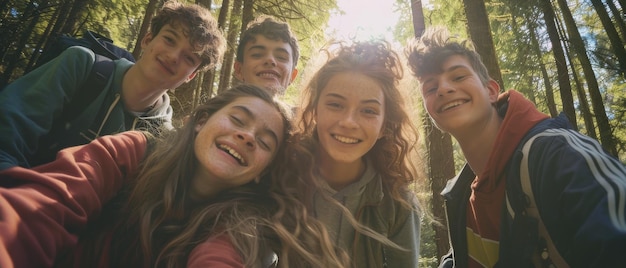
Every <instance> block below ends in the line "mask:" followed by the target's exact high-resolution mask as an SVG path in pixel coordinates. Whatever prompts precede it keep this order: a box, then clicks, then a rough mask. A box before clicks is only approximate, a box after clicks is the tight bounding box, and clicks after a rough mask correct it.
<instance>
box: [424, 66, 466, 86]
mask: <svg viewBox="0 0 626 268" xmlns="http://www.w3.org/2000/svg"><path fill="white" fill-rule="evenodd" d="M457 69H469V67H467V66H465V65H453V66H450V67H448V69H445V70H441V71H440V72H439V73H438V74H443V73H445V72H453V71H455V70H457ZM433 74H437V73H433ZM433 79H435V78H434V77H432V76H431V77H430V78H428V79H426V80H424V82H422V85H423V84H426V83H428V82H430V81H432V80H433Z"/></svg>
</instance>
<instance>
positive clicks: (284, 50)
mask: <svg viewBox="0 0 626 268" xmlns="http://www.w3.org/2000/svg"><path fill="white" fill-rule="evenodd" d="M253 49H261V50H267V47H265V46H264V45H252V46H251V47H250V48H249V49H248V50H253ZM275 50H278V51H280V52H283V53H287V54H289V51H288V50H287V49H286V48H284V47H278V48H276V49H275Z"/></svg>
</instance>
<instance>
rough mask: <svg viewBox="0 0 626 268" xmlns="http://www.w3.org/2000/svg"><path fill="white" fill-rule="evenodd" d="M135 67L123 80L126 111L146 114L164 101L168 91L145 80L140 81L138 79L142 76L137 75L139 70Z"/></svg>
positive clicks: (140, 79)
mask: <svg viewBox="0 0 626 268" xmlns="http://www.w3.org/2000/svg"><path fill="white" fill-rule="evenodd" d="M134 67H135V66H133V67H131V68H130V69H129V70H128V72H127V73H126V75H124V79H123V80H122V99H123V101H124V105H125V107H126V110H128V111H132V112H145V111H147V110H149V109H150V108H151V107H154V106H155V105H157V104H158V103H159V102H160V101H162V96H163V94H164V93H165V92H167V89H166V88H163V89H161V88H158V87H157V86H155V85H151V84H150V82H149V81H148V80H147V79H145V78H139V79H138V78H137V77H140V76H138V75H137V74H136V72H138V70H137V69H136V68H134Z"/></svg>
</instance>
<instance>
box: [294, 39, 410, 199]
mask: <svg viewBox="0 0 626 268" xmlns="http://www.w3.org/2000/svg"><path fill="white" fill-rule="evenodd" d="M329 47H337V48H336V49H335V50H329V49H327V50H326V54H327V55H328V57H329V60H328V61H327V62H326V63H325V64H324V65H323V66H322V67H321V68H320V69H319V70H318V71H317V72H316V73H315V74H314V75H313V77H312V78H311V80H310V81H309V84H308V85H307V86H306V87H305V89H304V90H303V91H302V94H303V100H302V105H301V107H304V108H303V109H302V111H301V115H300V116H299V119H300V121H299V122H298V124H297V126H298V128H299V129H298V132H299V133H301V138H302V139H311V140H310V141H303V142H304V143H313V144H314V145H316V144H317V143H318V141H317V133H316V127H315V126H316V121H315V114H316V113H315V109H316V107H317V103H318V101H319V98H320V95H321V93H322V90H323V89H324V87H326V85H327V83H328V82H329V81H330V80H331V79H332V78H333V77H334V76H335V75H337V74H340V73H345V72H354V73H359V74H363V75H365V76H368V77H370V78H372V79H373V80H375V81H376V82H377V83H378V85H379V86H380V87H381V88H382V91H383V95H384V97H385V119H384V122H383V127H382V130H381V131H382V133H383V138H382V139H380V140H378V141H377V142H376V143H375V144H374V147H372V149H371V150H370V151H369V152H367V153H366V155H365V158H367V159H369V160H372V161H370V163H372V164H373V165H374V168H375V170H376V171H377V172H378V173H380V175H381V176H382V178H383V184H384V185H385V186H386V189H387V190H389V191H390V193H391V196H392V197H393V198H394V199H395V200H397V201H399V202H401V203H402V204H405V205H408V204H407V203H406V200H405V199H404V198H403V197H402V194H401V193H402V192H403V190H404V189H405V188H406V187H407V186H408V185H410V184H411V183H413V182H414V181H415V179H416V176H417V171H416V168H415V166H414V165H413V164H411V163H410V161H409V154H410V152H411V151H412V150H414V149H415V146H416V143H417V137H418V134H417V133H418V132H417V129H416V127H415V126H414V125H413V124H412V123H411V120H410V117H409V115H408V113H407V111H406V108H405V104H404V99H405V98H404V96H403V94H402V92H401V91H400V90H399V80H400V79H401V78H402V76H403V68H402V64H401V62H400V59H399V57H398V55H397V53H396V52H394V51H393V49H391V47H390V44H389V43H387V42H385V41H364V42H355V43H354V44H352V45H348V44H345V43H337V44H333V45H331V46H329ZM316 147H317V146H312V147H311V148H310V149H314V148H316Z"/></svg>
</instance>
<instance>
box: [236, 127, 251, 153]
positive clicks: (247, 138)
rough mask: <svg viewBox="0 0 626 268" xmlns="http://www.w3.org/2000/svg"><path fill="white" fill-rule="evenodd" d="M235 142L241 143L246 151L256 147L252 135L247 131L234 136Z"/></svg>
mask: <svg viewBox="0 0 626 268" xmlns="http://www.w3.org/2000/svg"><path fill="white" fill-rule="evenodd" d="M236 138H237V140H239V141H240V142H243V143H244V144H245V145H246V148H248V149H254V148H255V146H256V141H255V139H254V135H252V133H251V132H248V131H239V132H237V134H236Z"/></svg>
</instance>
